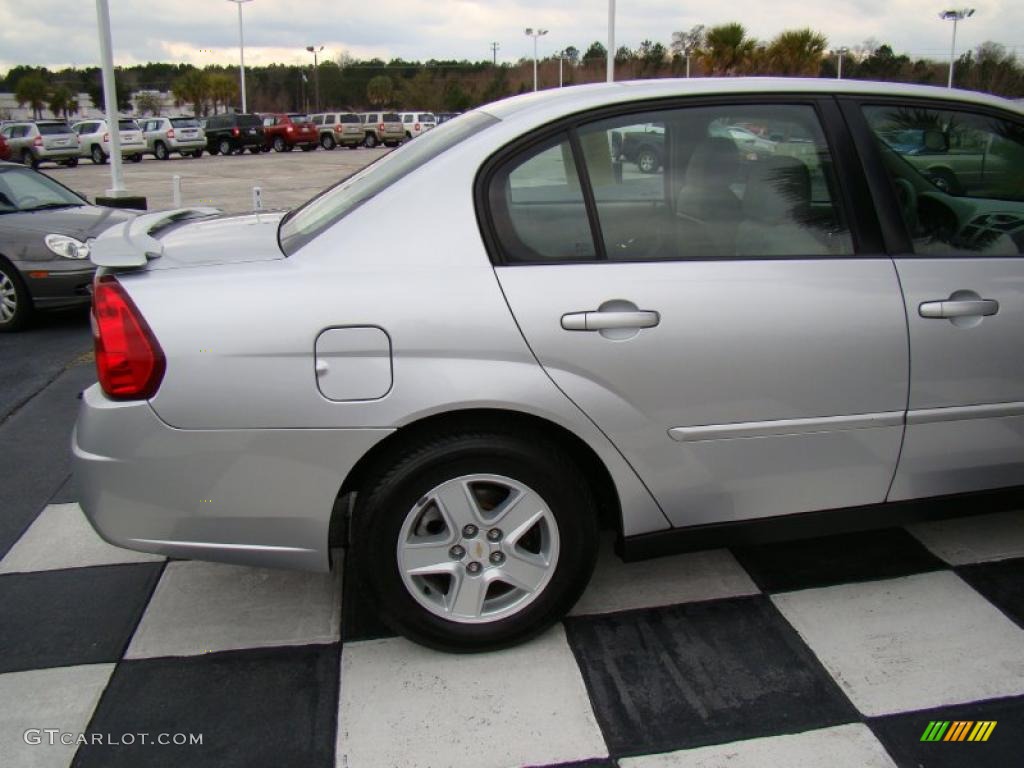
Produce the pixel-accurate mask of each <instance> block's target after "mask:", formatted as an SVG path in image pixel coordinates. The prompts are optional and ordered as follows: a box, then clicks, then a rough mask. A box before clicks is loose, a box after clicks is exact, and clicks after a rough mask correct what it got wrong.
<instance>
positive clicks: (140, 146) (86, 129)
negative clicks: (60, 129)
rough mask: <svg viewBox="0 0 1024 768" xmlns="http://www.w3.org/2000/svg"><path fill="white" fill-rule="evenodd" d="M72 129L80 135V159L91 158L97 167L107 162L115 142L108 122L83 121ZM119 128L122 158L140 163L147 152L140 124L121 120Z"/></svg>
mask: <svg viewBox="0 0 1024 768" xmlns="http://www.w3.org/2000/svg"><path fill="white" fill-rule="evenodd" d="M71 128H72V129H73V130H74V132H75V133H77V134H78V147H79V156H80V157H88V158H91V159H92V161H93V162H94V163H96V164H97V165H102V164H103V163H105V162H107V158H109V157H110V153H111V151H112V150H111V147H112V146H113V142H112V141H111V138H110V128H109V127H108V126H107V121H106V120H82V121H81V122H78V123H75V124H74V125H72V126H71ZM117 128H118V132H119V133H120V135H121V156H122V157H127V158H129V159H130V160H132V162H135V163H137V162H139V161H140V160H141V159H142V155H143V154H144V153H145V151H146V140H145V139H144V138H143V136H142V129H141V128H140V127H139V124H138V123H136V122H135V121H134V120H131V119H129V118H121V119H120V120H118V121H117Z"/></svg>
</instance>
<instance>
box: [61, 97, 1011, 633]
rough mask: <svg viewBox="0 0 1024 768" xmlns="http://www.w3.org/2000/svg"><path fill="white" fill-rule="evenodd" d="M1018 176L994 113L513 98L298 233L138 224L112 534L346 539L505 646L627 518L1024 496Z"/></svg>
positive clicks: (296, 545) (838, 104)
mask: <svg viewBox="0 0 1024 768" xmlns="http://www.w3.org/2000/svg"><path fill="white" fill-rule="evenodd" d="M723 125H725V126H742V127H743V130H744V131H745V132H749V133H750V134H752V135H754V136H764V137H769V138H766V139H765V140H764V146H765V147H766V148H770V149H765V151H758V152H750V151H749V149H748V148H746V147H744V146H741V145H740V144H738V143H737V141H736V139H735V138H734V137H732V136H730V135H729V134H728V132H723V131H722V130H721V126H723ZM652 126H653V127H654V128H656V129H657V130H654V131H652ZM908 129H912V130H921V131H924V132H926V133H927V136H926V137H925V143H926V144H927V146H929V147H931V148H932V150H933V154H934V155H935V158H933V159H934V160H935V161H936V162H939V161H942V160H943V159H944V158H949V159H950V160H955V161H956V162H955V163H951V164H950V165H951V167H954V170H952V171H951V173H957V172H958V171H957V170H955V169H956V168H960V169H966V170H964V171H959V172H960V173H962V178H961V179H960V180H959V182H958V185H957V186H956V187H955V189H956V190H957V194H953V193H952V192H951V190H952V189H954V187H952V186H950V185H948V184H946V185H940V184H937V183H936V181H935V176H934V174H930V173H929V172H926V171H923V170H921V165H920V164H919V163H912V162H909V161H908V160H907V159H906V158H905V157H904V156H902V155H901V154H899V153H898V152H896V151H894V150H893V149H892V147H891V146H890V145H889V144H888V143H886V141H885V140H884V137H886V136H890V135H892V134H893V132H894V131H898V130H908ZM643 131H646V132H647V133H652V132H653V133H657V135H658V136H659V137H660V142H661V143H660V151H661V153H662V155H661V156H662V163H661V165H660V166H659V167H658V168H656V169H654V171H653V172H650V173H642V172H640V171H639V170H638V169H637V168H636V166H635V164H634V163H631V162H626V160H625V158H624V157H623V155H622V154H621V150H622V148H623V146H624V137H628V136H630V135H635V134H637V133H638V132H643ZM967 155H971V157H970V158H969V157H967ZM972 158H973V159H972ZM995 159H998V162H996V161H994V160H995ZM933 164H934V163H933ZM968 171H969V172H968ZM1022 179H1024V114H1022V112H1021V110H1020V108H1019V107H1015V106H1014V105H1012V104H1011V103H1010V102H1007V101H1003V100H1001V99H997V98H994V97H987V96H982V95H979V94H972V93H966V92H957V91H949V90H946V89H930V88H924V87H911V86H896V85H881V84H870V83H859V82H840V83H836V82H833V81H823V80H792V79H790V80H770V79H760V78H759V79H756V80H743V79H732V78H729V79H723V80H714V79H707V80H699V81H666V80H661V81H644V82H638V83H621V84H610V85H605V84H601V85H593V86H581V87H574V88H566V89H562V90H557V91H548V92H542V93H540V94H530V95H525V96H521V97H516V98H513V99H509V100H507V101H502V102H498V103H495V104H490V105H487V106H485V107H483V108H481V109H478V110H476V111H474V112H471V113H468V114H466V115H462V116H460V117H457V118H455V119H454V120H451V121H448V122H446V123H444V124H443V125H441V126H439V127H438V128H436V129H435V130H433V131H430V132H429V133H427V134H425V135H424V136H422V137H421V138H419V139H417V140H416V141H415V142H412V143H410V144H409V145H407V146H404V147H402V148H401V149H399V150H397V151H395V152H393V153H391V154H389V155H387V156H386V157H384V158H383V159H381V160H379V161H378V162H376V163H374V164H373V165H371V166H369V167H368V168H366V169H364V170H363V171H361V172H360V173H357V174H356V175H354V176H352V177H351V178H348V179H345V180H344V181H342V182H340V183H339V184H338V185H336V186H334V187H333V188H331V189H329V190H327V191H325V192H324V193H322V194H321V195H319V196H317V197H316V198H314V199H312V200H310V201H309V202H308V203H307V204H305V205H304V206H302V207H300V208H298V209H296V210H294V211H292V212H290V213H288V214H287V215H284V214H280V213H275V214H268V213H254V214H251V215H240V216H239V215H236V216H216V215H210V212H208V211H202V210H180V211H171V212H164V213H156V214H149V215H145V216H141V217H139V218H137V219H135V220H134V221H133V222H131V223H130V224H127V225H124V226H120V227H116V228H114V229H112V230H109V231H107V232H106V233H104V234H103V235H101V236H100V237H99V238H97V239H96V241H95V242H94V243H93V244H92V251H91V253H92V256H91V258H92V259H93V261H94V262H95V263H96V264H97V265H99V266H100V267H102V269H101V272H100V277H99V278H98V280H97V282H96V285H95V291H94V309H93V313H94V323H95V328H96V362H97V368H98V374H99V383H98V384H97V385H95V386H93V387H91V388H90V389H89V390H87V391H86V392H85V394H84V397H83V403H82V410H81V415H80V418H79V422H78V426H77V429H76V432H75V436H74V454H75V465H76V470H77V472H78V474H79V477H80V482H81V487H82V490H83V507H84V509H85V511H86V513H87V515H88V516H89V518H90V520H91V521H92V523H93V525H94V526H95V527H96V529H97V530H98V531H99V532H100V533H101V534H102V535H103V536H104V537H105V538H106V539H108V540H109V541H111V542H113V543H115V544H118V545H121V546H124V547H130V548H133V549H139V550H144V551H149V552H159V553H164V554H167V555H173V556H177V557H190V558H201V559H211V560H220V561H225V562H235V563H249V564H256V565H267V566H282V567H289V568H305V569H313V570H326V569H328V568H330V567H331V554H330V553H331V548H332V546H334V545H343V546H346V547H347V549H348V553H347V557H350V558H352V559H353V560H354V567H355V572H356V573H358V575H359V578H360V582H361V583H360V587H359V588H361V589H364V590H366V591H367V592H368V593H369V595H370V596H371V599H372V602H373V604H375V605H377V606H378V607H379V610H380V613H381V615H382V616H383V618H384V619H385V620H387V621H388V622H389V623H390V624H391V625H392V626H394V627H395V628H396V629H397V630H398V631H400V632H402V633H404V634H405V635H407V636H408V637H411V638H413V639H415V640H417V641H419V642H422V643H425V644H428V645H431V646H434V647H439V648H445V649H455V650H478V649H484V648H495V647H501V646H505V645H509V644H512V643H516V642H519V641H522V640H523V639H525V638H527V637H529V636H531V635H533V634H535V633H537V632H539V631H541V630H542V629H543V628H545V627H546V626H548V625H550V624H551V623H552V622H554V621H556V620H558V618H559V617H561V616H562V615H563V614H564V613H565V612H566V611H568V610H569V609H570V608H571V607H572V605H573V603H574V602H575V601H576V600H577V599H578V598H579V596H580V594H581V592H582V590H583V589H584V587H585V586H586V584H587V581H588V579H589V577H590V574H591V571H592V568H593V566H594V561H595V553H596V551H597V546H598V536H599V530H600V529H601V528H609V529H611V530H613V531H614V532H615V534H616V535H617V537H618V543H619V552H620V554H622V555H623V556H624V557H627V558H636V557H643V556H648V555H652V554H658V553H661V552H667V551H670V550H674V549H679V548H685V547H692V546H701V545H706V544H707V543H708V542H710V541H713V540H714V539H715V536H722V537H726V536H728V535H730V532H732V531H734V530H736V529H737V527H740V530H752V529H753V528H757V530H764V531H770V530H772V526H773V525H776V524H778V525H784V524H787V523H788V524H789V528H793V527H795V525H796V524H798V523H800V522H801V521H809V520H814V521H817V520H820V517H821V516H820V515H811V516H809V515H806V514H801V513H810V512H818V511H821V510H834V511H837V512H836V516H835V519H836V521H837V522H836V524H837V525H838V524H839V520H840V518H844V516H843V515H842V514H841V513H840V512H838V510H845V511H847V512H851V511H852V513H853V516H854V518H855V519H856V520H857V521H859V522H861V523H863V521H865V520H868V519H870V518H871V516H870V515H869V514H868V512H869V511H872V510H879V509H881V510H883V511H884V512H885V514H887V515H888V514H892V515H895V514H897V511H898V510H899V509H904V508H907V506H908V505H906V504H904V502H908V501H912V500H916V499H922V498H934V499H950V498H952V499H955V498H959V497H960V496H961V495H962V494H965V493H969V492H990V491H995V490H998V489H1005V488H1008V487H1010V486H1015V485H1020V483H1021V482H1022V481H1021V478H1022V477H1024V355H1021V354H1019V349H1020V340H1021V338H1024V256H1022V251H1024V186H1022ZM396 215H397V216H400V217H401V219H400V223H399V224H398V225H397V226H396V218H395V217H396ZM410 244H413V246H414V247H409V245H410ZM881 505H887V506H884V507H883V506H881ZM847 518H848V516H847ZM847 518H844V519H847ZM890 519H891V518H890Z"/></svg>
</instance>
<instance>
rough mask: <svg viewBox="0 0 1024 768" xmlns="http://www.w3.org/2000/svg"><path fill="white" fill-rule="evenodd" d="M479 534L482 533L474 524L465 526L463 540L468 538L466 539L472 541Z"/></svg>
mask: <svg viewBox="0 0 1024 768" xmlns="http://www.w3.org/2000/svg"><path fill="white" fill-rule="evenodd" d="M479 532H480V531H479V530H478V529H477V527H476V526H475V525H473V524H472V523H470V524H469V525H466V526H463V528H462V536H463V538H466V539H472V538H473V537H474V536H476V535H477V534H478V533H479Z"/></svg>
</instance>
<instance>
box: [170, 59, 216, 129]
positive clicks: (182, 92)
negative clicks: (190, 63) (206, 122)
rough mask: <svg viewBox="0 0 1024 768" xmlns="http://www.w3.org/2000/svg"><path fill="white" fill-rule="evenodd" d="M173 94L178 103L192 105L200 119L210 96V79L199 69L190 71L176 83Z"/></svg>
mask: <svg viewBox="0 0 1024 768" xmlns="http://www.w3.org/2000/svg"><path fill="white" fill-rule="evenodd" d="M171 92H172V93H173V94H174V98H176V99H177V100H178V101H180V102H183V103H186V104H191V105H192V108H193V109H194V110H195V112H194V114H195V115H196V117H198V116H199V115H200V114H202V108H203V105H204V104H205V103H206V100H207V99H208V98H209V96H210V78H209V76H208V75H207V74H206V73H205V72H201V71H200V70H198V69H192V70H189V71H188V72H186V73H185V74H184V75H182V76H181V77H179V78H178V79H177V80H175V81H174V84H173V85H172V86H171Z"/></svg>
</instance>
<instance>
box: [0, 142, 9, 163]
mask: <svg viewBox="0 0 1024 768" xmlns="http://www.w3.org/2000/svg"><path fill="white" fill-rule="evenodd" d="M10 159H11V148H10V147H8V146H7V140H6V139H5V138H4V137H3V136H0V160H10Z"/></svg>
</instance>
